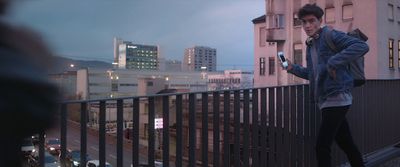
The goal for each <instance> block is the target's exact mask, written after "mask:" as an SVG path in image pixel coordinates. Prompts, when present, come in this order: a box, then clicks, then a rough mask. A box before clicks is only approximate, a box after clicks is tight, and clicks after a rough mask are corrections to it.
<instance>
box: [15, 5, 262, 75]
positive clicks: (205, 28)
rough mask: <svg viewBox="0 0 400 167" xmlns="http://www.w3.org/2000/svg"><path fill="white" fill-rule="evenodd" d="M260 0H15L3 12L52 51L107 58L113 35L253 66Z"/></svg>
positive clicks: (169, 55)
mask: <svg viewBox="0 0 400 167" xmlns="http://www.w3.org/2000/svg"><path fill="white" fill-rule="evenodd" d="M264 4H265V0H120V1H106V0H85V1H78V0H68V1H67V0H18V1H16V3H14V4H13V6H12V8H11V10H10V11H9V15H8V17H9V18H10V20H11V21H12V22H15V23H16V24H18V25H25V26H29V27H32V28H33V29H34V30H36V31H38V32H40V33H41V34H42V35H43V36H44V37H45V39H46V41H47V42H48V43H49V45H50V46H51V47H52V49H53V50H54V52H55V53H57V54H58V55H60V56H63V57H69V58H73V59H81V60H100V61H105V62H109V63H111V62H112V60H113V37H114V36H117V37H120V38H122V39H123V40H126V41H132V42H134V43H137V44H150V45H159V46H160V47H161V54H162V57H165V58H166V59H174V60H180V61H182V58H183V53H184V49H185V48H188V47H192V46H194V45H197V46H209V47H212V48H216V49H217V61H218V62H217V69H218V70H223V69H232V68H236V69H245V70H253V67H252V65H253V52H254V51H253V50H254V49H253V48H254V46H253V36H254V32H253V23H252V22H251V20H252V19H254V18H256V17H259V16H261V15H263V14H264V13H265V12H264V11H265V5H264Z"/></svg>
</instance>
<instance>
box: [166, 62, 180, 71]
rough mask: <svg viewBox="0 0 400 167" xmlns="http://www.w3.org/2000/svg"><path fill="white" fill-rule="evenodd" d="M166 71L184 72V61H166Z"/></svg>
mask: <svg viewBox="0 0 400 167" xmlns="http://www.w3.org/2000/svg"><path fill="white" fill-rule="evenodd" d="M165 71H182V61H178V60H166V61H165Z"/></svg>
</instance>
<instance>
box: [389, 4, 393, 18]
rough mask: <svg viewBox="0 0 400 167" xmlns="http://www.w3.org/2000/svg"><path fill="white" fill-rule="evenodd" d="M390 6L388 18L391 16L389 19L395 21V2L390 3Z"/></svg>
mask: <svg viewBox="0 0 400 167" xmlns="http://www.w3.org/2000/svg"><path fill="white" fill-rule="evenodd" d="M388 6H389V9H388V18H389V20H390V21H393V20H394V11H393V10H394V7H393V4H388Z"/></svg>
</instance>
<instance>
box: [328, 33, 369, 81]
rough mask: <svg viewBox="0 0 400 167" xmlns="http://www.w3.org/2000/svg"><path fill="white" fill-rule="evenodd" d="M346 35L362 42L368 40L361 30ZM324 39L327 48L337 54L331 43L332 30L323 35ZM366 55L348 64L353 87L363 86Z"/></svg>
mask: <svg viewBox="0 0 400 167" xmlns="http://www.w3.org/2000/svg"><path fill="white" fill-rule="evenodd" d="M347 35H348V36H352V37H355V38H358V39H360V40H362V41H364V42H365V41H367V40H368V37H367V36H366V35H365V34H364V33H362V32H361V30H359V29H358V28H357V29H354V30H352V31H350V32H348V33H347ZM325 39H326V43H327V44H328V46H329V48H330V49H331V50H332V51H334V52H336V53H337V52H339V50H338V49H337V47H336V46H335V44H334V43H333V41H332V29H331V28H329V29H328V32H327V33H325ZM366 53H367V52H366ZM366 53H364V54H363V55H361V57H359V58H357V59H356V60H354V61H352V62H350V64H349V69H350V74H351V75H352V76H353V79H354V81H353V86H354V87H359V86H362V85H364V84H365V73H364V55H365V54H366Z"/></svg>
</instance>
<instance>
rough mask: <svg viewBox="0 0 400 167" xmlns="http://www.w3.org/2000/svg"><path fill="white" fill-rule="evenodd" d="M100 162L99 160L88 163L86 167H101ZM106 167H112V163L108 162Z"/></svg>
mask: <svg viewBox="0 0 400 167" xmlns="http://www.w3.org/2000/svg"><path fill="white" fill-rule="evenodd" d="M99 166H100V161H99V160H90V161H88V162H87V163H86V167H99ZM106 167H112V166H111V164H110V163H108V162H106Z"/></svg>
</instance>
